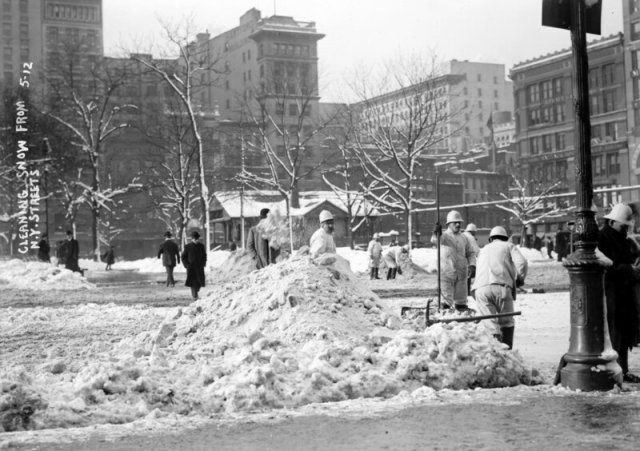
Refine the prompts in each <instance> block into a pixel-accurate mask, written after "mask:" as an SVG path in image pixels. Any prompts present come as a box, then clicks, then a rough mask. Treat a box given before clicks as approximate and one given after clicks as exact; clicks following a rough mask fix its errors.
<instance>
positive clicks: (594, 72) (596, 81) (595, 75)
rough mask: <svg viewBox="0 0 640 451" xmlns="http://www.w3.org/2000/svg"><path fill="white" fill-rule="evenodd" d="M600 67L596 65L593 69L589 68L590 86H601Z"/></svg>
mask: <svg viewBox="0 0 640 451" xmlns="http://www.w3.org/2000/svg"><path fill="white" fill-rule="evenodd" d="M600 74H601V71H600V68H599V67H594V68H593V69H589V88H590V89H594V88H599V87H600V84H601V83H600V81H601V80H600Z"/></svg>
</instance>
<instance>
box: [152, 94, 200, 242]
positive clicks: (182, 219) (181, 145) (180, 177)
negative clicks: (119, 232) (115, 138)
mask: <svg viewBox="0 0 640 451" xmlns="http://www.w3.org/2000/svg"><path fill="white" fill-rule="evenodd" d="M167 104H168V110H166V111H165V114H162V115H160V116H159V121H158V123H157V124H156V126H155V127H153V129H152V130H148V131H146V135H147V137H148V138H149V141H150V142H151V143H152V144H153V145H154V146H155V147H156V148H157V149H158V151H160V152H161V153H162V154H163V156H164V158H163V162H162V163H160V165H159V166H158V167H154V168H153V169H152V172H153V176H152V178H151V185H152V188H151V189H150V192H151V197H152V199H153V202H154V207H155V210H156V213H157V214H158V217H159V219H160V220H161V221H162V222H164V223H165V224H166V225H167V227H168V228H170V229H174V230H177V231H178V235H177V236H178V237H180V240H181V242H182V243H183V244H184V243H185V241H186V231H187V230H186V229H187V224H188V222H189V218H191V214H192V212H193V211H194V210H195V207H196V203H197V202H198V195H197V193H198V170H197V164H196V160H197V152H198V149H197V147H196V146H195V145H193V142H192V141H191V140H190V139H189V137H190V135H191V123H190V122H189V121H188V120H186V116H185V115H184V114H181V113H180V110H181V109H182V108H181V105H180V104H179V103H176V102H171V99H167Z"/></svg>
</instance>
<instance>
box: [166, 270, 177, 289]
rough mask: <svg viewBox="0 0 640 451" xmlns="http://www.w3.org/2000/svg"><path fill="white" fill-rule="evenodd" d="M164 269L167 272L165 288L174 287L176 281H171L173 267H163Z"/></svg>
mask: <svg viewBox="0 0 640 451" xmlns="http://www.w3.org/2000/svg"><path fill="white" fill-rule="evenodd" d="M164 269H166V270H167V286H169V285H171V286H172V287H173V286H175V284H176V281H175V280H174V279H173V266H165V267H164Z"/></svg>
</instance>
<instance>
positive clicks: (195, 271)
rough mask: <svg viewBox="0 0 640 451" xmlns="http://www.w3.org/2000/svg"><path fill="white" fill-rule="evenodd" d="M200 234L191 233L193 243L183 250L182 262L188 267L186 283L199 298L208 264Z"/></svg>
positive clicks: (192, 293)
mask: <svg viewBox="0 0 640 451" xmlns="http://www.w3.org/2000/svg"><path fill="white" fill-rule="evenodd" d="M199 239H200V234H199V233H198V232H196V231H194V232H192V233H191V243H189V244H187V245H186V246H185V247H184V250H183V251H182V255H181V257H182V264H183V265H184V267H185V268H186V269H187V281H186V282H185V285H186V286H188V287H191V296H192V297H193V299H198V291H200V288H201V287H204V282H205V277H204V268H205V266H206V265H207V250H206V249H205V247H204V244H202V243H201V242H200V241H199Z"/></svg>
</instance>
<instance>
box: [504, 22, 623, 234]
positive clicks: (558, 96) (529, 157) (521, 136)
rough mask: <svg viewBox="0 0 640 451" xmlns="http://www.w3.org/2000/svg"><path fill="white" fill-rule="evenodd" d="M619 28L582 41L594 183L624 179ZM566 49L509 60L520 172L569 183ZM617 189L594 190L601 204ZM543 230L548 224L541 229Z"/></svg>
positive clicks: (564, 188) (565, 186) (571, 151)
mask: <svg viewBox="0 0 640 451" xmlns="http://www.w3.org/2000/svg"><path fill="white" fill-rule="evenodd" d="M624 47H625V46H624V39H623V35H622V34H617V35H613V36H609V37H605V38H602V39H600V40H597V41H594V42H591V43H589V44H588V47H587V53H588V59H589V98H590V105H589V106H590V114H591V156H592V172H593V184H594V188H598V187H616V186H624V185H628V184H629V171H628V169H627V168H629V167H630V159H629V147H628V136H627V100H626V99H627V96H626V89H625V83H626V70H625V51H624ZM571 58H572V57H571V50H570V49H564V50H560V51H558V52H555V53H552V54H549V55H544V56H541V57H539V58H535V59H533V60H529V61H525V62H523V63H520V64H517V65H515V66H514V67H513V68H512V69H511V72H510V77H511V79H512V80H513V82H514V98H515V123H516V150H517V155H518V163H519V165H520V167H521V168H522V170H523V172H524V175H525V177H527V178H529V179H532V180H538V181H540V182H541V183H542V184H553V183H557V182H560V185H559V186H558V187H557V191H559V192H568V191H573V189H574V188H575V171H574V168H575V157H574V155H575V148H574V142H575V140H574V124H575V117H574V108H573V98H572V83H573V81H572V62H571ZM620 200H621V196H620V195H619V194H615V193H614V194H608V195H606V196H602V197H600V196H596V204H598V206H600V207H602V208H606V207H607V206H608V205H609V204H611V203H612V202H613V203H615V202H618V201H620ZM547 231H548V230H547Z"/></svg>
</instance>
